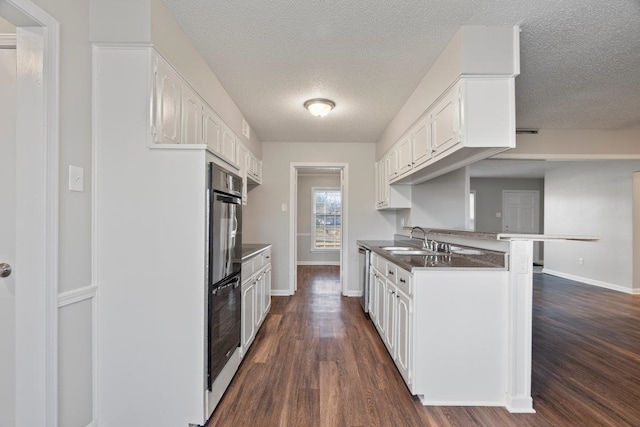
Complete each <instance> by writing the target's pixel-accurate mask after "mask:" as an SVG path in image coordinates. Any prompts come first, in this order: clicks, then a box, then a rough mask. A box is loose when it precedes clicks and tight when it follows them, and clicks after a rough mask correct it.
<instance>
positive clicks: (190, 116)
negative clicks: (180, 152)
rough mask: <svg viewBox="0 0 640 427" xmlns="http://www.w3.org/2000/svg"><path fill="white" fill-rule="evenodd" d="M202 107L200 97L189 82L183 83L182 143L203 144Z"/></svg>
mask: <svg viewBox="0 0 640 427" xmlns="http://www.w3.org/2000/svg"><path fill="white" fill-rule="evenodd" d="M202 108H203V103H202V101H201V100H200V97H199V96H198V95H197V94H196V93H195V92H194V91H193V90H192V89H191V88H190V87H189V85H187V84H183V85H182V120H181V126H182V140H181V141H180V142H181V143H182V144H202V143H203V141H202V130H203V129H202V114H203V112H202Z"/></svg>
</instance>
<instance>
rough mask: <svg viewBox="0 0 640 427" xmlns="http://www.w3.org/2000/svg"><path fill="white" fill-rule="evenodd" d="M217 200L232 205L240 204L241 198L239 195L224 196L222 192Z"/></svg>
mask: <svg viewBox="0 0 640 427" xmlns="http://www.w3.org/2000/svg"><path fill="white" fill-rule="evenodd" d="M216 200H218V201H219V202H223V203H230V204H232V205H239V204H240V203H241V202H240V199H238V198H237V197H229V196H223V195H222V194H218V195H217V197H216Z"/></svg>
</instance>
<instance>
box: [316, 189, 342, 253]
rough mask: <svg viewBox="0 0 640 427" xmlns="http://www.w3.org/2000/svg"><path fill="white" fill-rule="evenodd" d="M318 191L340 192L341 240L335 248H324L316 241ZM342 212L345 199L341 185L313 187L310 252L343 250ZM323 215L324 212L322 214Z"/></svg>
mask: <svg viewBox="0 0 640 427" xmlns="http://www.w3.org/2000/svg"><path fill="white" fill-rule="evenodd" d="M317 192H331V193H338V194H339V195H340V213H339V214H338V215H337V216H339V217H340V228H339V230H340V241H339V244H338V246H336V247H335V248H322V247H318V246H317V242H316V216H317V215H318V214H317V212H316V193H317ZM342 212H343V200H342V191H341V189H340V187H311V242H310V243H311V244H310V248H309V250H310V252H339V251H340V250H342V240H343V239H342ZM321 215H322V214H321Z"/></svg>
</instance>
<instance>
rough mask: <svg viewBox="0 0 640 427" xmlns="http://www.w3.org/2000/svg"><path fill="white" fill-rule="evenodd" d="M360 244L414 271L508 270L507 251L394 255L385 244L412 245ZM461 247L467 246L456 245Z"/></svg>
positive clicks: (398, 242) (399, 244)
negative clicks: (386, 248)
mask: <svg viewBox="0 0 640 427" xmlns="http://www.w3.org/2000/svg"><path fill="white" fill-rule="evenodd" d="M356 243H357V244H358V245H359V246H363V247H365V248H367V249H370V250H371V251H372V252H375V253H376V254H378V255H380V256H382V257H383V258H385V259H387V260H389V261H391V262H393V263H395V264H396V265H398V266H400V267H402V268H404V269H406V270H409V271H412V270H417V269H420V270H422V269H434V268H437V269H438V270H449V269H451V270H486V269H491V270H507V269H508V268H507V267H506V266H507V265H508V264H507V257H506V255H507V254H506V253H505V252H498V251H490V250H487V249H481V251H482V252H483V253H482V255H466V254H465V255H462V254H456V253H450V254H446V253H440V252H438V253H437V254H435V255H426V256H425V255H417V256H416V255H412V256H410V255H392V254H391V253H390V252H388V251H385V250H384V249H381V247H383V246H411V245H409V244H407V242H406V241H398V240H358V241H357V242H356ZM456 246H458V247H461V248H469V247H466V246H464V247H463V246H461V245H456ZM469 249H473V248H469Z"/></svg>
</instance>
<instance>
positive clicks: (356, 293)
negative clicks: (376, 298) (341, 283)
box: [344, 291, 362, 298]
mask: <svg viewBox="0 0 640 427" xmlns="http://www.w3.org/2000/svg"><path fill="white" fill-rule="evenodd" d="M344 296H345V297H349V298H351V297H356V298H360V297H361V296H362V292H360V291H347V293H346V294H345V295H344Z"/></svg>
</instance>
